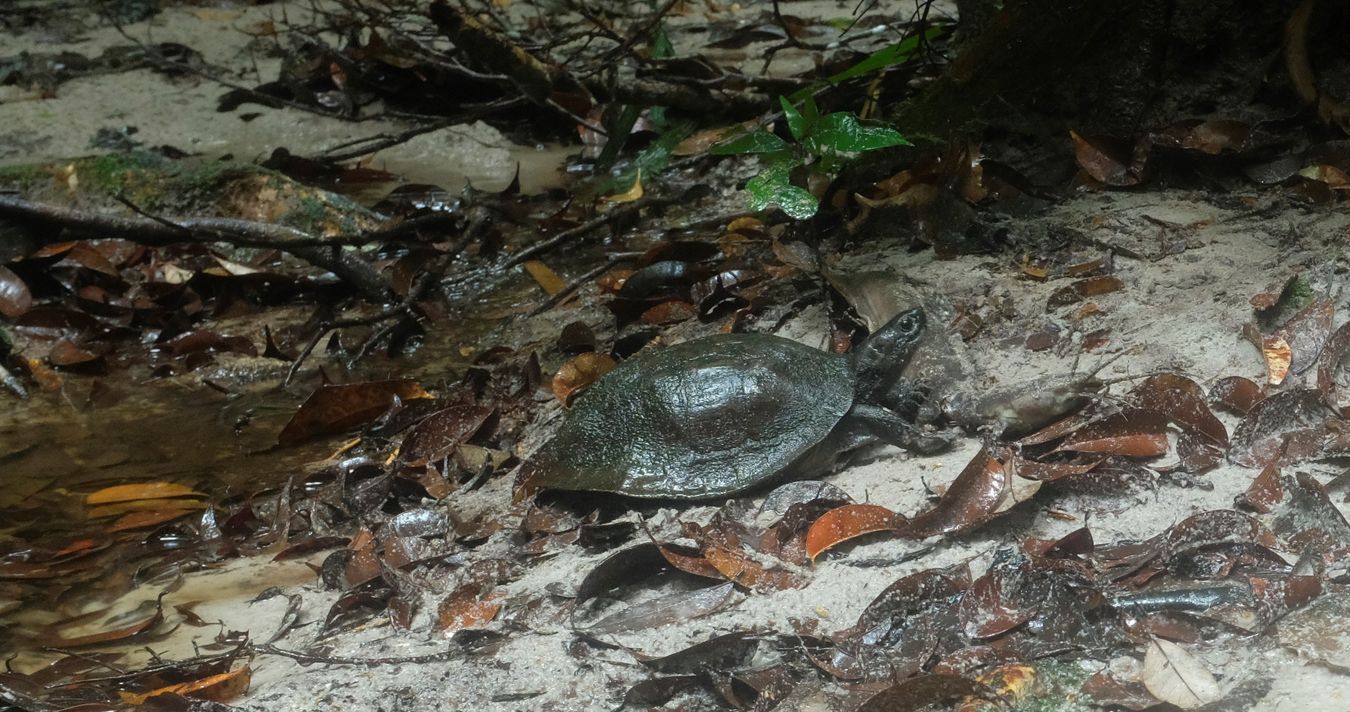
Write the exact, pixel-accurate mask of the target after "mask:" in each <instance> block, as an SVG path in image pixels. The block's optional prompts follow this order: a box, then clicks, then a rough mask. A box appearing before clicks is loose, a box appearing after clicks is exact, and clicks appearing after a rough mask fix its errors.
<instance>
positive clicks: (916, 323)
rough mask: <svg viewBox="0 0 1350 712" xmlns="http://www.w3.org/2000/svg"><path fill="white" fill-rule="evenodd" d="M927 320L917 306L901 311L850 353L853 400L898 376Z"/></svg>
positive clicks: (868, 395)
mask: <svg viewBox="0 0 1350 712" xmlns="http://www.w3.org/2000/svg"><path fill="white" fill-rule="evenodd" d="M927 322H928V320H927V317H925V316H924V313H923V309H921V308H917V307H916V308H914V309H910V310H909V311H905V312H901V313H900V314H899V315H898V316H896V317H895V318H893V319H891V320H890V321H888V322H886V323H885V324H884V325H882V327H881V328H880V329H877V330H876V331H875V332H873V333H872V335H871V336H869V337H867V340H866V341H864V342H863V343H862V345H861V346H859V347H858V350H857V351H854V352H853V370H854V371H855V372H856V373H857V374H858V386H857V389H856V391H855V394H856V398H855V399H856V400H859V401H864V402H865V401H867V400H869V399H871V398H872V397H874V396H875V395H876V394H877V393H879V392H881V391H882V390H884V388H885V387H886V386H887V384H889V383H893V382H894V381H895V379H896V378H899V376H900V372H901V371H902V370H904V368H905V365H906V364H908V363H909V359H910V357H911V356H913V355H914V349H915V348H916V347H917V346H918V344H919V339H921V338H923V330H924V327H925V325H926V324H927Z"/></svg>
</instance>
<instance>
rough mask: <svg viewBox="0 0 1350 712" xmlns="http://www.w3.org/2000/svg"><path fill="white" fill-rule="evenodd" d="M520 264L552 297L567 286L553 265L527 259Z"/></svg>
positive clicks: (545, 292)
mask: <svg viewBox="0 0 1350 712" xmlns="http://www.w3.org/2000/svg"><path fill="white" fill-rule="evenodd" d="M520 266H521V267H524V268H525V271H526V272H529V273H530V276H531V277H533V278H534V281H535V283H536V284H538V285H539V288H540V289H542V290H544V294H547V295H549V296H550V297H551V296H553V295H555V294H557V293H558V292H561V291H562V290H564V289H566V288H567V283H566V282H564V281H563V279H562V277H559V276H558V273H557V272H554V271H553V268H552V267H549V266H548V265H546V264H544V263H543V262H540V261H539V260H527V261H525V262H523V263H521V265H520Z"/></svg>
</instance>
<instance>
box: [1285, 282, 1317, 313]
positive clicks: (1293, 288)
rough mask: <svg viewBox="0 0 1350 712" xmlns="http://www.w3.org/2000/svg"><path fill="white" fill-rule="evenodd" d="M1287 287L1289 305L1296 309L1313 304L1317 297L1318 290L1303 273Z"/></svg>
mask: <svg viewBox="0 0 1350 712" xmlns="http://www.w3.org/2000/svg"><path fill="white" fill-rule="evenodd" d="M1287 289H1288V290H1289V294H1288V299H1289V307H1290V308H1291V309H1293V310H1295V311H1297V310H1299V309H1302V308H1303V307H1306V306H1308V305H1309V304H1312V301H1313V300H1314V299H1316V298H1317V291H1316V290H1314V289H1313V286H1312V284H1311V283H1309V282H1308V280H1307V279H1305V278H1303V276H1301V275H1300V276H1298V277H1295V278H1294V281H1293V282H1291V283H1290V284H1289V286H1288V287H1287Z"/></svg>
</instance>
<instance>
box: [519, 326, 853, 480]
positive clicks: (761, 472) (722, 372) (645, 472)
mask: <svg viewBox="0 0 1350 712" xmlns="http://www.w3.org/2000/svg"><path fill="white" fill-rule="evenodd" d="M855 380H856V378H855V375H854V372H853V368H852V366H851V362H850V360H849V359H848V358H847V357H844V356H840V355H837V354H831V353H826V352H824V351H820V350H818V349H814V348H811V347H810V346H807V345H805V344H800V343H797V342H795V341H791V340H788V339H784V338H781V337H777V336H771V335H767V334H728V335H720V336H712V337H708V338H703V339H695V340H693V341H687V342H684V343H681V344H677V345H675V346H670V347H667V348H664V349H660V350H656V351H652V352H644V353H642V354H640V355H638V356H635V357H633V358H631V359H629V360H628V361H626V362H624V363H623V364H621V365H620V366H619V367H618V368H615V369H614V370H613V371H610V372H609V373H608V374H607V375H606V376H605V377H604V378H602V379H601V380H600V381H599V382H597V383H596V384H595V385H594V386H592V387H591V388H590V390H588V391H587V392H586V393H584V394H583V395H582V396H581V397H580V398H579V399H578V400H577V402H576V404H575V405H574V407H573V408H572V410H571V411H570V412H568V413H567V415H566V417H565V418H564V420H563V423H562V425H561V427H560V428H559V429H558V432H557V434H556V435H555V436H554V438H553V439H552V440H551V441H549V443H548V444H546V445H545V446H544V447H543V448H541V449H540V450H539V452H538V453H537V454H536V455H535V456H534V457H533V458H532V459H531V461H530V465H529V470H528V471H529V481H530V483H531V486H532V487H535V486H537V487H538V488H540V489H558V490H591V491H600V492H614V493H618V494H622V495H627V496H631V497H653V498H672V499H709V498H714V497H720V496H723V495H728V494H732V493H735V492H739V491H741V490H745V489H748V488H750V487H753V486H755V485H758V484H760V483H762V482H765V481H766V480H769V479H770V478H772V477H774V476H775V475H778V474H780V473H783V472H784V471H785V470H787V469H789V468H790V467H791V466H792V465H793V463H794V462H795V461H797V460H798V459H799V458H800V457H801V456H802V455H803V454H804V453H806V452H807V451H808V450H809V449H811V447H812V446H814V445H817V444H819V443H821V442H822V441H823V440H825V439H826V437H827V436H828V435H829V434H830V433H831V431H832V430H833V429H834V427H835V425H836V424H838V423H839V420H840V419H841V418H843V417H844V414H846V413H847V412H848V410H849V408H850V407H851V406H852V405H853V389H854V382H855ZM522 474H524V473H522Z"/></svg>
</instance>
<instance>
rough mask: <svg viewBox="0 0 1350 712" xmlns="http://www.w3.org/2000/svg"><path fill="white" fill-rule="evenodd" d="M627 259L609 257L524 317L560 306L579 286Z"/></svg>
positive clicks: (550, 296) (627, 258) (536, 314)
mask: <svg viewBox="0 0 1350 712" xmlns="http://www.w3.org/2000/svg"><path fill="white" fill-rule="evenodd" d="M629 259H631V257H611V258H609V259H608V260H605V263H604V264H602V265H600V266H599V267H596V268H595V269H593V270H591V271H589V272H587V273H586V274H583V275H581V276H580V277H577V278H576V279H574V280H572V281H571V282H568V283H567V286H565V287H563V288H562V289H559V290H558V291H557V292H556V293H554V294H551V295H549V298H548V299H546V300H544V303H543V304H540V305H539V306H537V307H535V308H533V309H531V310H530V311H529V313H527V314H526V316H538V315H540V314H543V313H544V312H546V311H548V310H549V309H552V308H553V307H555V306H557V305H559V304H562V302H563V300H565V299H567V298H568V297H570V296H572V293H573V292H575V291H577V289H579V288H581V285H583V284H586V283H587V282H589V281H591V280H592V279H595V278H596V277H599V276H600V275H602V274H604V273H605V272H606V271H607V270H608V269H609V268H611V267H613V266H614V265H617V264H619V263H621V262H627V261H628V260H629Z"/></svg>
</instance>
